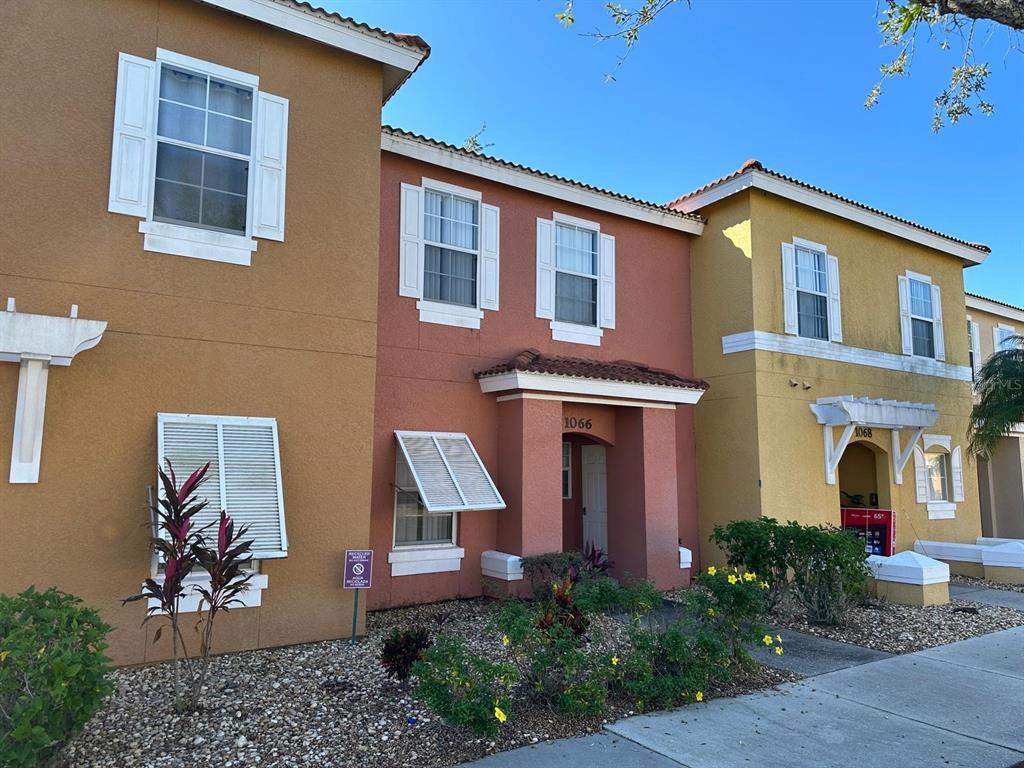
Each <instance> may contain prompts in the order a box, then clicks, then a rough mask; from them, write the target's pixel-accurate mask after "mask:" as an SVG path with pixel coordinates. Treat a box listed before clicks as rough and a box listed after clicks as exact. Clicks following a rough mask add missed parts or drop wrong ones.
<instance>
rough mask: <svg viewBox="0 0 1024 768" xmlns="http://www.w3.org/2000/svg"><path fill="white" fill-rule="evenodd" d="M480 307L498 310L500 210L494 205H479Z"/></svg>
mask: <svg viewBox="0 0 1024 768" xmlns="http://www.w3.org/2000/svg"><path fill="white" fill-rule="evenodd" d="M480 222H481V225H482V226H481V227H480V309H490V310H493V311H497V310H498V287H499V285H500V278H501V269H500V266H501V265H500V262H499V258H498V257H499V253H498V251H499V248H500V244H501V212H500V211H499V210H498V206H496V205H481V206H480Z"/></svg>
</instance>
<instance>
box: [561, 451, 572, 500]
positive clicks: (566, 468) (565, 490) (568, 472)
mask: <svg viewBox="0 0 1024 768" xmlns="http://www.w3.org/2000/svg"><path fill="white" fill-rule="evenodd" d="M562 498H563V499H571V498H572V443H569V442H563V443H562Z"/></svg>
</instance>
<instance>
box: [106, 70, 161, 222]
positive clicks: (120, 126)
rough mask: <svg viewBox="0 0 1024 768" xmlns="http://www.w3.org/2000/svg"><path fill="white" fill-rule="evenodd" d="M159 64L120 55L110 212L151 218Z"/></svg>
mask: <svg viewBox="0 0 1024 768" xmlns="http://www.w3.org/2000/svg"><path fill="white" fill-rule="evenodd" d="M155 91H156V62H154V61H149V60H147V59H140V58H139V57H138V56H131V55H129V54H127V53H121V54H119V55H118V60H117V96H116V98H115V101H114V144H113V147H112V149H111V155H110V198H109V200H108V201H107V210H108V211H110V212H111V213H124V214H127V215H128V216H140V217H142V218H145V217H146V216H148V215H149V195H150V190H151V189H152V187H153V179H152V178H151V177H150V167H151V159H152V155H153V145H154V143H155V142H156V139H155V134H156V131H155V125H154V122H155V120H156V107H155V102H156V93H155Z"/></svg>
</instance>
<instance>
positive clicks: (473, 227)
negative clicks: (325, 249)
mask: <svg viewBox="0 0 1024 768" xmlns="http://www.w3.org/2000/svg"><path fill="white" fill-rule="evenodd" d="M400 194H401V222H400V237H399V264H398V295H399V296H409V297H410V298H415V299H418V301H417V302H416V307H417V308H418V309H419V312H420V320H421V321H422V322H425V323H438V324H441V325H454V326H458V327H461V328H474V329H476V328H479V327H480V321H481V320H482V319H483V316H484V310H491V311H497V309H498V282H499V277H500V274H499V273H500V270H499V263H498V246H499V242H500V231H499V224H500V217H499V214H500V212H499V210H498V208H497V206H494V205H488V204H487V203H485V202H483V199H482V196H481V194H480V193H479V192H477V191H476V190H472V189H466V188H464V187H458V186H455V185H454V184H449V183H447V182H442V181H435V180H433V179H423V180H422V185H421V186H413V185H412V184H402V185H401V191H400Z"/></svg>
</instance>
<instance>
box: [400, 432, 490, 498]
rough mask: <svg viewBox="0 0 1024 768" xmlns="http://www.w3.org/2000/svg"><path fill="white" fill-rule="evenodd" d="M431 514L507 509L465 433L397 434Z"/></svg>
mask: <svg viewBox="0 0 1024 768" xmlns="http://www.w3.org/2000/svg"><path fill="white" fill-rule="evenodd" d="M395 437H396V438H398V446H399V448H400V449H401V451H402V455H403V456H404V457H405V460H406V462H407V463H408V465H409V469H410V471H411V472H412V476H413V479H414V480H415V481H416V490H418V491H419V494H420V498H421V499H422V501H423V506H424V507H426V510H427V512H462V511H467V510H474V509H504V508H505V500H504V499H502V498H501V494H500V493H498V489H497V488H496V487H495V485H494V481H493V480H491V476H490V475H489V474H488V473H487V468H486V467H484V464H483V462H482V461H480V457H479V456H478V455H477V452H476V449H475V448H474V447H473V443H472V442H470V439H469V437H467V436H466V435H465V434H464V433H462V432H400V431H396V432H395Z"/></svg>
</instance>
